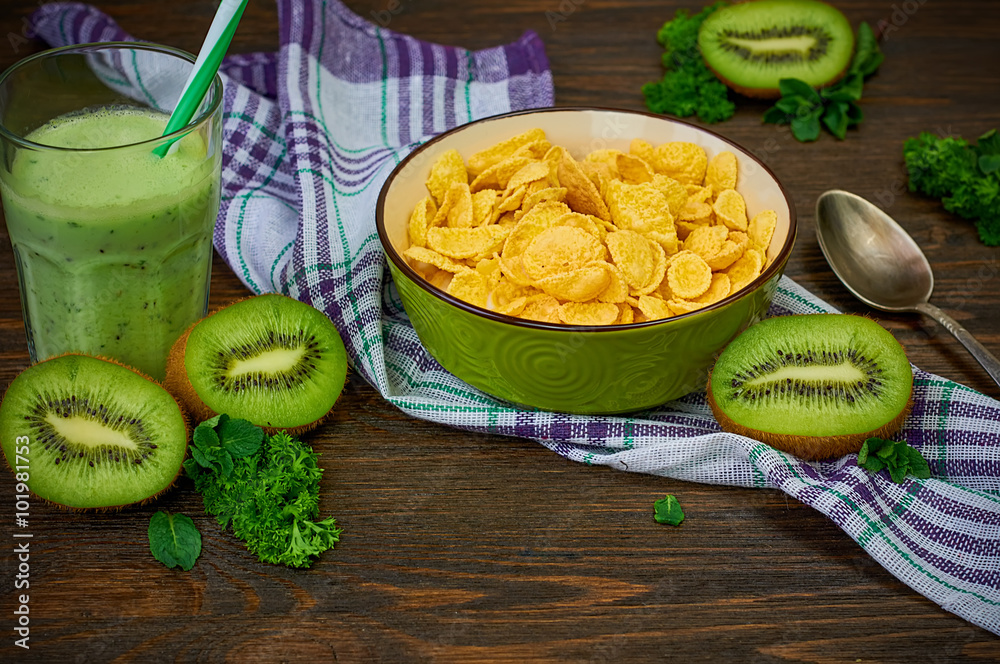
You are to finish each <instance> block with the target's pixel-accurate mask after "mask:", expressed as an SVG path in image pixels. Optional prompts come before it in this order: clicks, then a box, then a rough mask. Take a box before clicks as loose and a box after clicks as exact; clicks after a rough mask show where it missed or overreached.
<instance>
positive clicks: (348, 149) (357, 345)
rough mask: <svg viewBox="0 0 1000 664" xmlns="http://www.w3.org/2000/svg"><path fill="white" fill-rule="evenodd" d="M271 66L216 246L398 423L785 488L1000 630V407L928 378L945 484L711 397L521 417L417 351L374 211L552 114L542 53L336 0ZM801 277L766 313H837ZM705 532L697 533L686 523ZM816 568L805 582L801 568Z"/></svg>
mask: <svg viewBox="0 0 1000 664" xmlns="http://www.w3.org/2000/svg"><path fill="white" fill-rule="evenodd" d="M278 10H279V27H280V35H281V48H280V50H279V52H278V53H277V54H251V55H245V56H234V57H231V58H229V59H228V60H227V62H226V65H225V67H224V74H225V82H226V90H225V111H226V115H225V129H224V131H225V139H226V153H225V158H224V173H223V196H224V201H223V207H222V210H221V212H220V215H219V220H218V224H217V227H216V235H215V245H216V248H217V249H218V251H219V252H220V254H221V255H222V256H223V258H224V259H225V260H226V262H227V263H228V264H229V265H230V266H231V267H232V269H233V270H234V272H235V273H236V274H237V275H238V276H239V277H240V278H241V279H242V280H243V282H244V283H245V284H246V285H247V286H248V287H249V288H250V289H251V290H253V291H255V292H258V293H260V292H265V291H279V292H282V293H286V294H288V295H291V296H293V297H296V298H299V299H301V300H304V301H306V302H309V303H311V304H313V305H314V306H316V307H317V308H319V309H321V310H323V311H325V312H326V313H327V314H328V315H329V316H330V318H331V319H332V320H333V321H334V322H335V323H336V325H337V327H338V329H339V330H340V333H341V335H342V337H343V338H344V341H345V343H346V345H347V347H348V350H349V354H350V356H351V360H352V363H353V366H354V368H355V370H356V371H357V373H358V374H360V375H361V376H363V377H364V378H365V380H367V381H368V382H369V383H371V384H372V385H373V386H374V387H375V388H376V389H378V391H379V392H380V393H381V394H382V395H383V396H384V397H385V398H386V399H388V400H389V401H391V402H392V403H393V404H395V405H396V406H397V407H399V408H400V409H401V410H403V411H404V412H406V413H408V414H410V415H412V416H414V417H419V418H423V419H427V420H431V421H434V422H440V423H442V424H447V425H449V426H454V427H460V428H462V429H466V430H469V431H471V432H475V433H493V434H502V435H511V436H521V437H526V438H531V439H534V440H537V441H538V442H539V443H540V444H542V445H545V446H546V447H548V448H549V449H551V450H553V451H554V452H556V453H558V454H560V455H562V456H564V457H566V458H568V459H572V460H574V461H579V462H582V463H586V464H600V465H606V466H610V467H612V468H619V469H627V470H629V471H631V472H640V473H651V474H654V475H662V476H666V477H672V478H677V479H682V480H688V481H692V482H706V483H713V484H728V485H734V486H742V487H772V488H779V489H781V490H783V491H785V492H787V493H788V494H789V495H791V496H794V497H795V498H797V499H798V500H800V501H802V502H804V503H806V504H808V505H811V506H812V507H814V508H815V509H817V510H819V511H820V512H822V513H823V514H825V515H827V516H828V517H829V518H830V519H832V520H833V521H834V522H835V523H836V524H837V525H838V526H840V527H841V528H842V529H843V530H844V532H846V533H847V534H848V535H849V536H850V537H852V538H853V539H854V540H855V541H857V542H858V544H859V545H860V546H861V547H863V548H864V550H865V551H867V552H868V553H869V554H870V555H871V556H872V557H873V558H874V559H875V560H877V561H878V562H879V563H880V564H881V565H883V566H884V567H885V568H886V569H887V570H889V571H890V572H891V573H892V574H894V575H895V576H896V577H898V578H899V579H900V580H902V581H903V582H904V583H906V584H907V585H909V586H910V587H911V588H913V589H914V590H916V591H917V592H919V593H922V594H923V595H925V596H927V597H928V598H930V599H931V600H933V601H934V602H936V603H938V604H940V605H941V606H942V607H944V608H945V609H947V610H948V611H952V612H954V613H955V614H957V615H959V616H962V617H963V618H965V619H967V620H969V621H971V622H973V623H975V624H977V625H980V626H982V627H984V628H986V629H988V630H990V631H992V632H994V633H1000V479H998V478H1000V404H998V402H997V401H995V400H993V399H990V398H987V397H985V396H983V395H982V394H978V393H976V392H974V391H973V390H970V389H968V388H966V387H963V386H961V385H957V384H955V383H953V382H950V381H947V380H944V379H942V378H939V377H937V376H933V375H931V374H928V373H925V372H923V371H920V370H919V369H915V370H914V371H915V391H914V397H915V406H914V409H913V412H912V414H911V415H910V417H909V418H908V420H907V422H906V424H905V426H904V429H903V431H902V432H901V433H900V436H901V437H902V438H905V439H906V440H907V441H908V442H909V443H910V444H912V445H913V446H915V447H916V448H918V449H919V450H920V451H921V453H922V454H923V455H924V457H925V458H926V459H927V460H928V462H929V464H930V468H931V471H932V473H933V477H932V478H931V479H928V480H916V479H912V478H909V479H907V480H905V481H904V482H903V483H902V484H895V483H893V482H892V481H891V480H890V478H889V477H888V474H887V473H886V472H885V471H883V472H880V473H877V474H874V475H872V474H870V473H868V472H866V471H865V470H863V469H860V468H859V467H858V465H857V457H856V456H855V455H848V456H845V457H843V458H841V459H838V460H836V461H830V462H823V463H806V462H803V461H801V460H799V459H797V458H795V457H792V456H789V455H787V454H784V453H782V452H778V451H776V450H774V449H772V448H770V447H768V446H766V445H763V444H761V443H758V442H756V441H753V440H750V439H747V438H742V437H740V436H736V435H733V434H728V433H724V432H722V431H720V429H719V427H718V424H717V423H716V422H715V420H714V419H713V418H712V415H711V412H710V410H709V408H708V406H707V405H706V402H705V395H704V394H703V393H701V392H697V393H692V394H689V395H687V396H686V397H684V398H682V399H679V400H677V401H675V402H672V403H668V404H665V405H663V406H662V407H660V408H657V409H654V410H649V411H644V412H640V413H635V414H633V415H632V416H630V417H583V416H571V415H566V414H561V413H552V412H537V411H526V410H522V409H520V408H517V407H515V406H513V405H511V404H509V403H505V402H502V401H499V400H497V399H494V398H493V397H490V396H489V395H486V394H483V393H482V392H479V391H478V390H476V389H474V388H472V387H470V386H469V385H466V384H465V383H463V382H461V381H459V380H457V379H456V378H455V377H454V376H452V375H450V374H448V373H447V372H445V371H444V370H442V369H441V367H440V366H439V365H438V364H437V363H436V362H435V361H434V360H433V358H431V357H430V356H429V355H428V354H427V352H426V351H425V350H424V349H423V347H422V346H421V345H420V342H419V340H418V339H417V337H416V334H415V333H414V331H413V328H412V327H411V325H410V324H409V321H408V319H407V317H406V314H405V312H404V311H403V309H402V306H401V305H400V302H399V298H398V295H397V293H396V291H395V288H394V287H393V285H392V283H391V280H390V279H389V278H388V277H387V271H386V267H385V263H384V259H383V256H382V252H381V249H380V246H379V241H378V238H377V236H376V234H375V201H376V197H377V194H378V191H379V187H380V185H381V184H382V182H383V181H384V180H385V178H386V177H387V176H388V174H389V172H390V171H391V170H392V168H393V167H394V166H395V165H396V164H397V163H398V162H399V161H400V160H401V159H402V157H403V156H405V155H406V154H407V153H408V152H409V151H410V150H412V149H413V148H414V147H415V146H417V145H419V144H420V143H422V142H424V141H426V140H427V139H428V138H430V137H431V136H433V135H435V134H437V133H440V132H441V131H444V130H446V129H448V128H450V127H453V126H456V125H459V124H462V123H465V122H468V121H471V120H474V119H477V118H481V117H484V116H488V115H492V114H497V113H502V112H506V111H511V110H517V109H522V108H528V107H532V106H546V105H551V104H552V103H553V90H552V79H551V74H550V72H549V69H548V63H547V61H546V58H545V52H544V49H543V46H542V44H541V42H540V40H539V39H538V37H537V35H535V34H534V33H531V32H528V33H525V35H524V36H523V37H522V38H521V39H519V40H518V41H517V42H515V43H512V44H508V45H504V46H500V47H496V48H491V49H486V50H483V51H475V52H470V51H465V50H461V49H456V48H449V47H443V46H438V45H433V44H427V43H425V42H420V41H418V40H415V39H412V38H410V37H407V36H405V35H401V34H397V33H394V32H391V31H389V30H384V29H381V28H379V27H377V26H375V25H372V24H370V23H367V22H366V21H364V20H362V19H361V18H359V17H357V16H355V15H354V14H352V13H351V12H350V11H348V10H347V9H346V8H345V7H344V6H343V5H342V4H341V3H340V2H337V1H336V0H326V1H323V0H304V1H293V0H279V1H278ZM34 25H35V27H36V29H37V31H38V33H39V34H40V35H41V36H43V37H44V38H45V39H46V40H48V41H49V42H50V43H52V44H65V43H76V42H84V41H100V40H112V39H127V38H128V35H126V34H125V33H124V32H123V31H122V30H121V29H120V28H119V27H118V26H117V25H115V24H114V22H112V21H111V20H110V19H109V18H108V17H107V16H105V15H104V14H102V13H101V12H99V11H97V10H95V9H93V8H91V7H88V6H86V5H79V4H56V5H47V6H45V7H43V8H42V9H41V10H39V12H38V13H37V14H36V16H35V19H34ZM829 310H830V307H829V306H827V305H826V304H825V303H823V302H821V301H819V300H818V299H816V298H815V297H813V296H812V295H810V294H809V293H808V292H806V291H804V290H803V289H802V288H800V287H799V286H797V285H796V284H795V283H794V282H792V281H791V280H789V279H784V280H782V282H781V284H780V286H779V289H778V292H777V294H776V297H775V300H774V304H773V307H772V310H771V314H772V315H784V314H791V313H805V312H818V311H829ZM692 526H693V527H695V524H692ZM803 573H808V570H804V571H803Z"/></svg>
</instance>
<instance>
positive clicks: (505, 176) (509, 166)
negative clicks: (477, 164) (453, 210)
mask: <svg viewBox="0 0 1000 664" xmlns="http://www.w3.org/2000/svg"><path fill="white" fill-rule="evenodd" d="M532 161H533V160H532V158H531V157H528V156H525V155H512V156H510V157H508V158H507V159H504V160H503V161H501V162H499V163H496V164H493V165H492V166H490V167H489V168H487V169H486V170H485V171H483V172H482V173H480V174H479V175H477V176H476V179H475V180H473V181H472V183H471V184H470V185H469V189H470V190H471V191H472V192H473V193H475V192H477V191H479V190H481V189H501V190H502V189H506V188H507V182H508V181H509V180H510V178H511V176H513V175H514V173H517V172H518V171H519V170H521V169H522V168H524V167H525V166H527V165H528V164H530V163H532Z"/></svg>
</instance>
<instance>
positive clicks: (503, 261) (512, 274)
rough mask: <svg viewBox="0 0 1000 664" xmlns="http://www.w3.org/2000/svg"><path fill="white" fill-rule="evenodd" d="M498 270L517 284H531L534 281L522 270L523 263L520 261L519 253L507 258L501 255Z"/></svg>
mask: <svg viewBox="0 0 1000 664" xmlns="http://www.w3.org/2000/svg"><path fill="white" fill-rule="evenodd" d="M500 270H501V271H502V272H503V275H504V276H505V277H507V278H508V279H509V280H510V281H512V282H513V283H515V284H517V285H519V286H531V285H532V284H533V283H534V281H532V279H531V277H529V276H528V274H527V273H526V272H525V271H524V265H523V264H522V263H521V255H520V254H518V255H516V256H511V257H509V258H504V257H503V256H501V257H500Z"/></svg>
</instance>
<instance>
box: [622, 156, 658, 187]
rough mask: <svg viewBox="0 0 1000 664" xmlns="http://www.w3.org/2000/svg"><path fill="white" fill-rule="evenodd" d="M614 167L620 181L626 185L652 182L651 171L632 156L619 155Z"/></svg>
mask: <svg viewBox="0 0 1000 664" xmlns="http://www.w3.org/2000/svg"><path fill="white" fill-rule="evenodd" d="M615 166H616V167H617V168H618V173H619V174H620V175H621V177H622V180H624V181H625V182H626V183H628V184H642V183H643V182H651V181H652V180H653V169H652V167H650V165H649V164H647V163H646V162H645V161H644V160H643V159H642V158H641V157H637V156H635V155H634V154H624V153H619V154H618V156H617V157H616V160H615Z"/></svg>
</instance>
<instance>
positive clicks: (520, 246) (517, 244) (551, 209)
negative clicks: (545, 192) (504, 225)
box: [502, 201, 570, 259]
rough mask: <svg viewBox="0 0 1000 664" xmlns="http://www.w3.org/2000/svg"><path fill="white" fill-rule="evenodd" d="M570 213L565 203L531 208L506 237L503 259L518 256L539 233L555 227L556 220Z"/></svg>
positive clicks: (556, 202) (555, 202)
mask: <svg viewBox="0 0 1000 664" xmlns="http://www.w3.org/2000/svg"><path fill="white" fill-rule="evenodd" d="M568 212H570V209H569V207H567V206H566V204H565V203H560V202H558V201H546V202H544V203H539V204H537V205H535V206H534V207H532V208H531V211H530V212H529V213H528V214H526V215H524V216H523V217H521V219H520V220H519V221H518V222H517V224H516V225H515V226H514V230H512V231H511V233H510V235H509V236H508V237H507V242H506V244H504V247H503V253H502V255H503V257H504V258H506V259H510V258H513V257H514V256H520V255H521V254H522V253H524V250H525V249H526V248H527V247H528V245H529V244H531V241H532V240H534V239H535V237H536V236H538V234H539V233H541V232H542V231H544V230H545V229H547V228H551V227H552V226H555V223H556V220H558V219H559V218H560V217H562V216H564V215H566V214H567V213H568Z"/></svg>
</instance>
